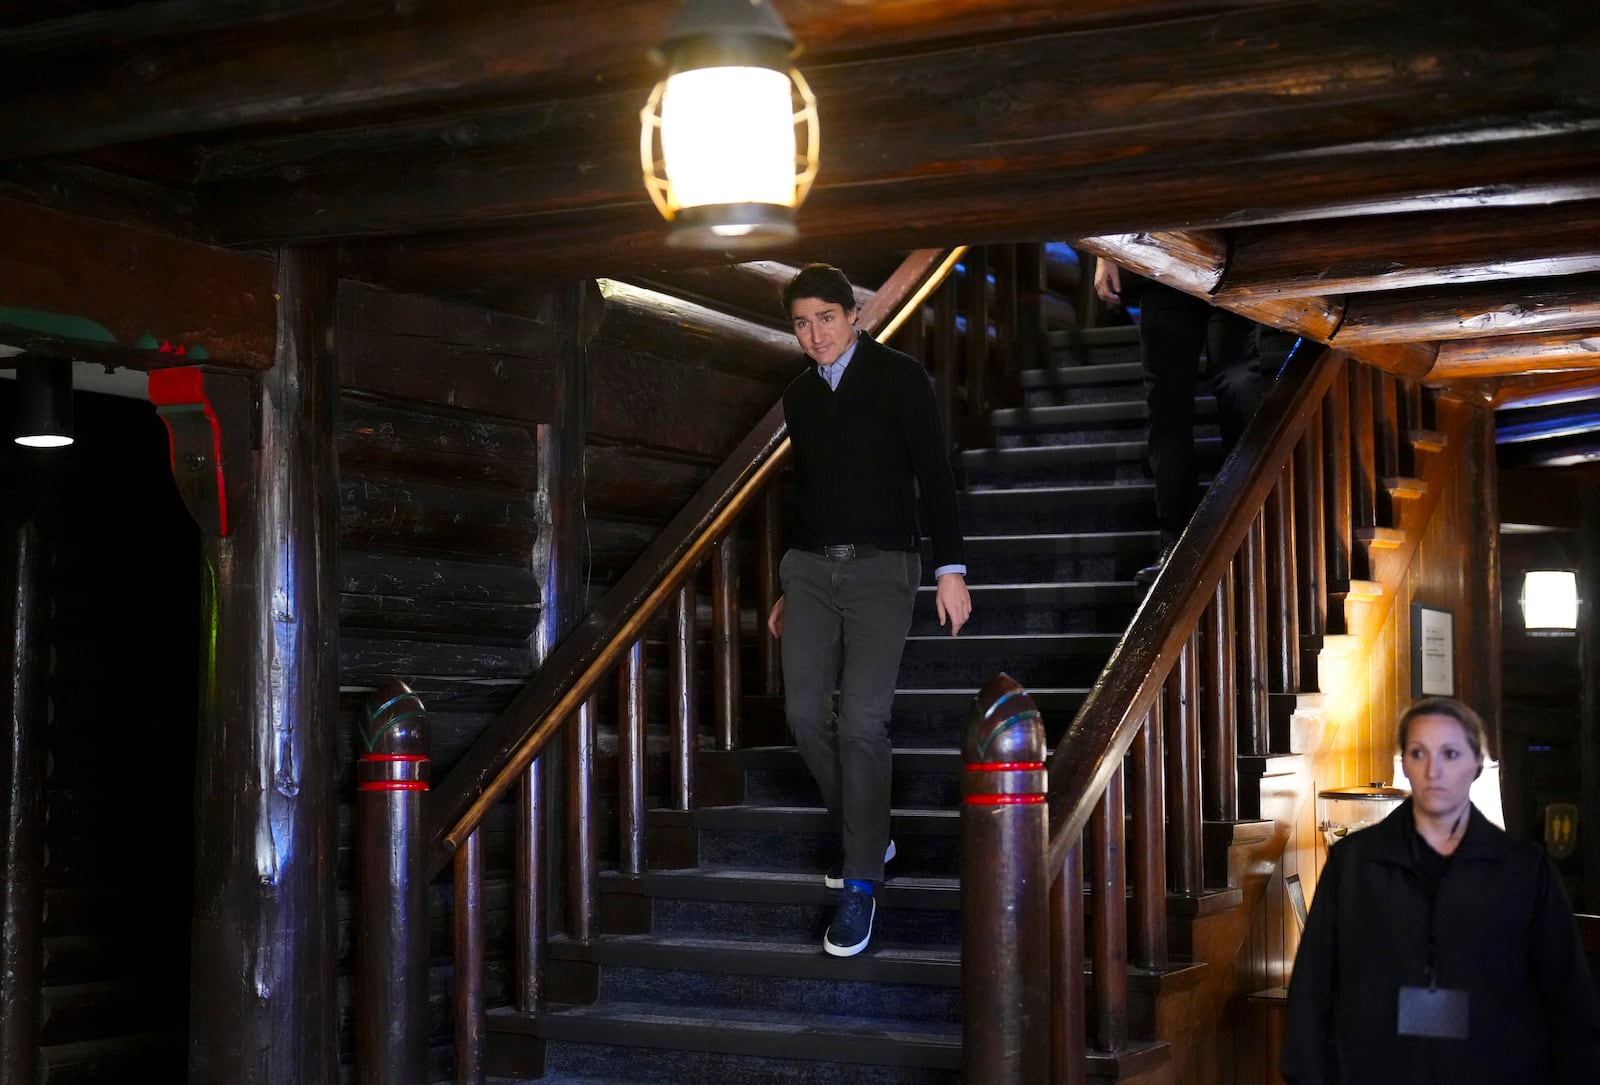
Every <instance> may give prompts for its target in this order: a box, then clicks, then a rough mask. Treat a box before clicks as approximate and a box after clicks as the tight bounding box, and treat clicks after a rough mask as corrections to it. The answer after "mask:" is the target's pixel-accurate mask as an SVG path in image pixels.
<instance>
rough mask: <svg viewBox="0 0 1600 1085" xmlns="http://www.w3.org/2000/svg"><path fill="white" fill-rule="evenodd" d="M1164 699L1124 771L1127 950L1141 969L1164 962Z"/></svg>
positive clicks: (1142, 731) (1150, 717)
mask: <svg viewBox="0 0 1600 1085" xmlns="http://www.w3.org/2000/svg"><path fill="white" fill-rule="evenodd" d="M1161 706H1162V702H1161V700H1160V699H1158V700H1157V701H1156V702H1155V703H1154V704H1153V705H1151V706H1150V712H1149V713H1148V714H1147V715H1146V716H1145V718H1144V726H1143V727H1141V728H1139V733H1138V735H1136V736H1135V737H1134V740H1133V747H1132V749H1131V750H1130V751H1129V753H1130V756H1131V761H1130V764H1131V771H1130V772H1129V774H1128V809H1129V811H1130V812H1131V816H1132V819H1133V833H1134V837H1133V847H1132V848H1131V849H1130V850H1129V852H1128V867H1129V872H1130V873H1129V879H1130V880H1131V881H1132V882H1133V916H1134V922H1133V936H1132V942H1131V946H1130V953H1131V956H1132V960H1133V963H1134V965H1136V966H1137V967H1139V968H1144V969H1150V970H1159V969H1162V968H1165V967H1166V966H1167V861H1166V858H1167V857H1166V853H1165V852H1164V851H1163V846H1164V841H1165V838H1166V835H1167V812H1166V792H1165V782H1164V779H1163V777H1164V774H1163V772H1162V764H1161V749H1162V745H1163V741H1162V731H1163V726H1162V725H1163V721H1162V718H1161Z"/></svg>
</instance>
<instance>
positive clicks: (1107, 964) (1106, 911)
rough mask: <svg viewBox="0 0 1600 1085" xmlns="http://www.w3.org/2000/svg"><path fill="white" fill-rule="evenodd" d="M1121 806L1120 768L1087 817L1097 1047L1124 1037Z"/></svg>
mask: <svg viewBox="0 0 1600 1085" xmlns="http://www.w3.org/2000/svg"><path fill="white" fill-rule="evenodd" d="M1124 831H1125V830H1124V820H1123V811H1122V769H1121V768H1120V767H1119V768H1118V769H1117V770H1116V771H1115V772H1114V773H1112V774H1111V782H1110V783H1109V784H1107V785H1106V790H1105V794H1103V795H1102V796H1101V797H1100V802H1099V804H1098V805H1097V806H1096V807H1095V811H1094V814H1093V815H1092V816H1091V817H1090V819H1089V838H1090V841H1091V842H1092V843H1091V849H1090V850H1091V852H1092V854H1093V855H1094V938H1093V941H1092V942H1091V949H1090V959H1091V961H1092V962H1093V964H1092V970H1093V972H1094V1025H1095V1028H1094V1040H1095V1044H1094V1045H1095V1048H1096V1049H1097V1050H1100V1051H1120V1050H1122V1048H1123V1047H1124V1046H1125V1045H1126V1044H1127V1042H1128V905H1127V896H1128V874H1127V868H1126V866H1124V864H1123V853H1124V852H1125V850H1126V848H1125V839H1124Z"/></svg>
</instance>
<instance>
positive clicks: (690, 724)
mask: <svg viewBox="0 0 1600 1085" xmlns="http://www.w3.org/2000/svg"><path fill="white" fill-rule="evenodd" d="M694 612H695V588H694V575H693V574H692V573H691V574H690V575H689V577H688V578H687V579H685V580H684V582H683V587H681V588H679V589H678V595H677V600H676V602H675V603H674V604H673V607H672V808H673V809H674V810H687V809H689V808H690V807H691V806H692V805H694V761H695V754H696V752H697V751H698V750H699V746H700V737H699V736H700V723H699V716H698V713H697V712H696V710H695V696H694V679H695V665H694V658H695V621H694Z"/></svg>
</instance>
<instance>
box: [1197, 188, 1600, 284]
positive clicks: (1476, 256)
mask: <svg viewBox="0 0 1600 1085" xmlns="http://www.w3.org/2000/svg"><path fill="white" fill-rule="evenodd" d="M1597 237H1600V203H1595V202H1575V203H1563V204H1557V205H1552V206H1546V207H1488V208H1478V209H1473V210H1463V211H1452V212H1449V213H1445V212H1419V213H1415V214H1407V215H1374V216H1369V217H1365V218H1361V219H1354V220H1347V221H1340V220H1324V221H1314V222H1299V223H1292V224H1287V225H1275V226H1254V227H1245V228H1241V229H1238V230H1235V231H1233V232H1232V234H1231V235H1230V241H1231V251H1230V255H1229V259H1228V268H1227V273H1226V274H1225V275H1224V277H1223V281H1222V284H1221V285H1220V286H1219V287H1218V288H1217V290H1216V296H1217V297H1218V298H1268V297H1293V296H1297V295H1305V294H1349V293H1360V292H1363V291H1372V290H1398V289H1404V288H1407V287H1419V286H1433V285H1438V284H1441V283H1469V282H1483V281H1487V280H1494V279H1512V278H1523V277H1528V276H1545V275H1570V274H1574V273H1579V272H1593V271H1600V245H1597V244H1596V241H1595V239H1596V238H1597Z"/></svg>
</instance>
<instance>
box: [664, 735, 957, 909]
mask: <svg viewBox="0 0 1600 1085" xmlns="http://www.w3.org/2000/svg"><path fill="white" fill-rule="evenodd" d="M947 763H948V764H949V765H950V766H951V768H952V769H955V768H956V766H957V764H958V763H957V762H956V761H955V760H954V759H953V758H952V759H950V760H949V761H948V762H947ZM648 816H649V818H650V827H651V830H652V831H653V832H654V831H662V830H676V831H679V832H683V831H685V830H687V831H692V832H693V833H694V834H695V840H696V849H695V858H696V861H697V862H698V863H699V865H700V867H702V868H717V869H724V868H726V869H736V870H737V869H749V870H756V869H759V870H765V871H771V872H774V873H792V874H797V875H815V876H816V877H817V879H818V880H819V881H820V879H821V876H822V873H823V872H824V871H825V870H827V869H828V868H829V867H831V866H832V865H833V864H834V863H835V862H836V861H837V860H838V858H839V854H838V841H839V836H838V830H837V829H836V828H832V827H830V825H829V822H828V816H827V813H826V811H824V810H823V809H822V807H821V805H820V804H814V805H807V806H765V805H756V804H752V803H743V804H739V805H736V806H706V807H701V808H699V809H696V810H690V811H680V810H653V811H650V813H649V815H648ZM959 832H960V821H959V819H958V811H957V808H956V807H955V806H954V805H951V806H948V807H944V808H906V807H900V808H894V809H891V811H890V815H889V834H890V836H891V837H892V838H893V840H894V842H895V851H896V854H895V858H894V860H893V861H892V862H890V863H889V865H888V868H887V870H886V872H885V873H886V874H887V876H888V877H889V878H890V879H900V878H907V877H921V878H929V877H942V878H954V877H956V876H957V873H958V870H959V867H960V854H959Z"/></svg>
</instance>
